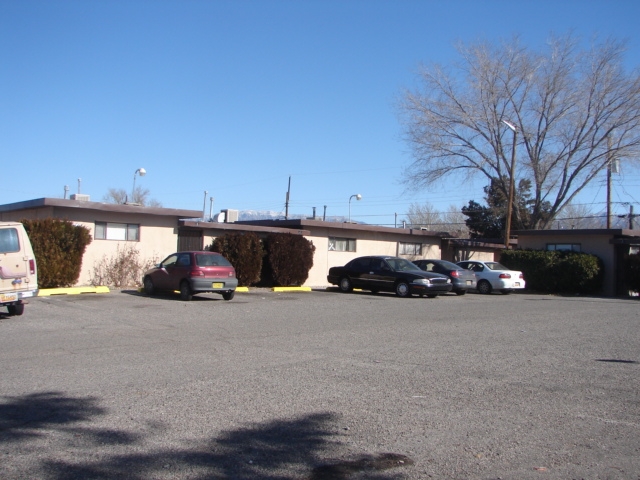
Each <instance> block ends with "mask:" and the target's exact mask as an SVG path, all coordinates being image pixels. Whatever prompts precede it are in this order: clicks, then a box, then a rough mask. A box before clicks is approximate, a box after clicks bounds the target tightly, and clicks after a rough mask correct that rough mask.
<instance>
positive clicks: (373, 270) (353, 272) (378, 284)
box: [327, 255, 452, 298]
mask: <svg viewBox="0 0 640 480" xmlns="http://www.w3.org/2000/svg"><path fill="white" fill-rule="evenodd" d="M327 280H328V282H329V283H330V284H332V285H337V286H338V287H340V290H342V291H343V292H350V291H351V290H353V289H354V288H360V289H363V290H370V291H372V292H374V293H377V292H380V291H386V292H395V293H396V295H398V296H399V297H410V296H411V295H412V294H414V295H420V296H421V297H423V296H424V295H426V296H427V297H429V298H435V297H437V296H438V295H439V294H441V293H447V292H450V291H451V288H452V285H451V280H449V278H447V277H446V276H444V275H440V274H437V273H429V272H425V271H423V270H420V269H419V268H418V267H417V266H416V265H414V264H413V263H411V262H410V261H409V260H406V259H404V258H399V257H391V256H387V255H377V256H367V257H358V258H354V259H353V260H351V261H350V262H349V263H347V264H346V265H345V266H344V267H331V268H330V269H329V274H328V275H327Z"/></svg>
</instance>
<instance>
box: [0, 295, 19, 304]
mask: <svg viewBox="0 0 640 480" xmlns="http://www.w3.org/2000/svg"><path fill="white" fill-rule="evenodd" d="M17 300H18V294H17V293H3V294H2V295H0V302H16V301H17Z"/></svg>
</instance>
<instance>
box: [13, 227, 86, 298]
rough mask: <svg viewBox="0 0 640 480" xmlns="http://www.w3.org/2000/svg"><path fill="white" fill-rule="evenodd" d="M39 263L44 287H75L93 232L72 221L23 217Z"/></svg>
mask: <svg viewBox="0 0 640 480" xmlns="http://www.w3.org/2000/svg"><path fill="white" fill-rule="evenodd" d="M22 224H23V225H24V228H25V230H26V231H27V234H28V235H29V239H30V240H31V245H32V246H33V253H34V255H35V257H36V262H37V263H38V286H39V287H40V288H56V287H71V286H73V285H75V284H76V283H77V282H78V278H80V271H81V269H82V257H83V256H84V252H85V250H86V248H87V245H89V244H90V243H91V240H92V238H91V233H90V232H89V229H88V228H86V227H83V226H77V225H74V224H73V223H71V222H70V221H68V220H58V219H54V218H45V219H38V220H26V219H25V220H22Z"/></svg>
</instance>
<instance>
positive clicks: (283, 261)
mask: <svg viewBox="0 0 640 480" xmlns="http://www.w3.org/2000/svg"><path fill="white" fill-rule="evenodd" d="M264 247H265V251H266V252H267V261H266V262H265V267H266V268H264V269H263V275H262V281H263V282H264V283H266V284H267V285H274V286H300V285H302V284H303V283H304V282H306V280H307V278H309V270H311V267H313V254H314V253H315V251H316V247H315V246H314V245H313V243H311V242H310V241H309V240H307V239H306V238H304V237H302V236H300V235H291V234H289V233H271V234H269V235H268V236H267V238H266V239H265V241H264Z"/></svg>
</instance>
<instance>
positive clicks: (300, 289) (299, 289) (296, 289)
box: [273, 287, 311, 292]
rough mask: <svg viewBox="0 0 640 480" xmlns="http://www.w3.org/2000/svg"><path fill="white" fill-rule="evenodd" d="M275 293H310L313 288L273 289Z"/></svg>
mask: <svg viewBox="0 0 640 480" xmlns="http://www.w3.org/2000/svg"><path fill="white" fill-rule="evenodd" d="M273 291H274V292H310V291H311V287H273Z"/></svg>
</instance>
